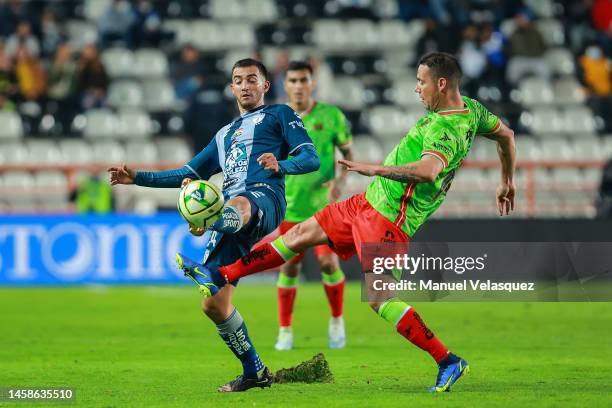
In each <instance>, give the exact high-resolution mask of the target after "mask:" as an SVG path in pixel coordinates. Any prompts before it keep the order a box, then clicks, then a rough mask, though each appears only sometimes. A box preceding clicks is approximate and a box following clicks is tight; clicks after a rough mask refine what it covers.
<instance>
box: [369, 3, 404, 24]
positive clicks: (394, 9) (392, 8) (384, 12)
mask: <svg viewBox="0 0 612 408" xmlns="http://www.w3.org/2000/svg"><path fill="white" fill-rule="evenodd" d="M373 12H374V13H375V14H376V15H377V16H378V17H379V18H380V19H381V20H382V21H386V20H388V19H391V18H395V17H397V16H398V14H399V6H398V4H397V0H377V1H376V7H374V8H373Z"/></svg>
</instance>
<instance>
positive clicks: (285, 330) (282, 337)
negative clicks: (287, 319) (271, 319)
mask: <svg viewBox="0 0 612 408" xmlns="http://www.w3.org/2000/svg"><path fill="white" fill-rule="evenodd" d="M274 348H275V349H276V350H278V351H285V350H291V349H292V348H293V331H292V330H291V327H281V328H280V329H279V330H278V338H277V339H276V344H275V345H274Z"/></svg>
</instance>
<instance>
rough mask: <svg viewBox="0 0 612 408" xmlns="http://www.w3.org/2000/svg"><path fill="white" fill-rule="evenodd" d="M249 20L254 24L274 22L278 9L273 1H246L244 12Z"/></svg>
mask: <svg viewBox="0 0 612 408" xmlns="http://www.w3.org/2000/svg"><path fill="white" fill-rule="evenodd" d="M242 13H243V14H246V15H247V16H249V20H250V21H251V22H254V23H263V22H268V21H275V20H276V19H277V18H278V9H277V7H276V2H275V1H274V0H247V3H246V12H245V11H242Z"/></svg>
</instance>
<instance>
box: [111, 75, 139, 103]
mask: <svg viewBox="0 0 612 408" xmlns="http://www.w3.org/2000/svg"><path fill="white" fill-rule="evenodd" d="M108 104H109V105H110V106H112V107H114V108H139V107H141V106H142V105H143V91H142V88H141V86H140V84H139V83H138V82H135V81H130V80H121V81H113V82H112V83H111V84H110V88H109V90H108Z"/></svg>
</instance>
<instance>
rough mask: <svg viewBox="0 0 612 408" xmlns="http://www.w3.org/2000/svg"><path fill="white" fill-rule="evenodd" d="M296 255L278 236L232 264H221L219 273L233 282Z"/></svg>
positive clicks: (270, 267) (275, 266) (275, 265)
mask: <svg viewBox="0 0 612 408" xmlns="http://www.w3.org/2000/svg"><path fill="white" fill-rule="evenodd" d="M296 255H297V252H293V251H292V250H291V249H289V248H287V246H286V245H285V242H284V241H283V237H279V238H277V239H275V240H274V241H272V242H270V243H267V244H263V245H259V246H257V247H256V248H253V249H252V250H251V252H249V253H248V254H246V255H245V256H243V257H241V258H240V259H239V260H237V261H236V262H234V263H233V264H231V265H227V266H222V267H221V268H219V273H220V274H221V276H223V277H225V279H226V280H227V282H233V281H235V280H237V279H240V278H242V277H245V276H248V275H251V274H254V273H257V272H262V271H265V270H268V269H272V268H277V267H279V266H281V265H282V264H284V263H285V262H287V261H288V260H290V259H291V258H293V257H294V256H296Z"/></svg>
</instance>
